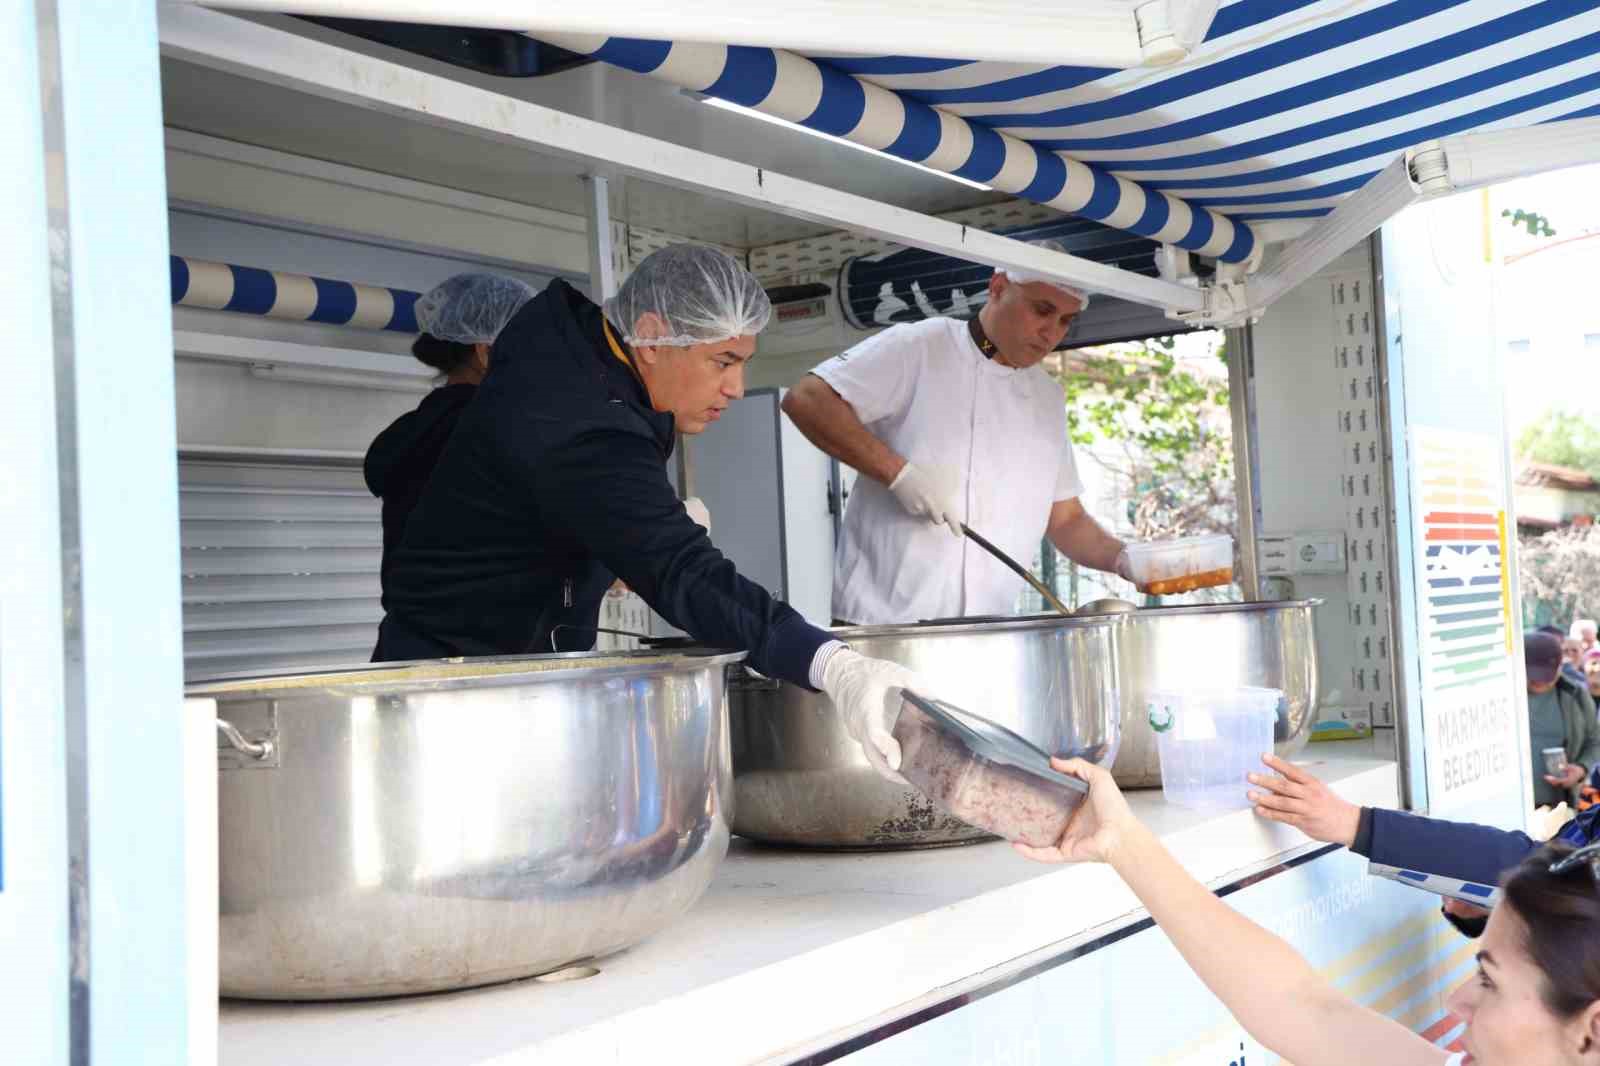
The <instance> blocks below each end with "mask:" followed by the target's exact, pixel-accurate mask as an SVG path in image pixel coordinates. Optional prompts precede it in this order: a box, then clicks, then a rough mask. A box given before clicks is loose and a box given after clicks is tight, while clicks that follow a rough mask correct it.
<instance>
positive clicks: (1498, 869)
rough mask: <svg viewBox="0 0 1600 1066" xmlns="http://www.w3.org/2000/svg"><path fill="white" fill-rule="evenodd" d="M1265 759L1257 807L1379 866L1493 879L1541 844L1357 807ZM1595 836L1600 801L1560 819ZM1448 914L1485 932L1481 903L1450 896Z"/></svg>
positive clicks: (1585, 839) (1578, 837)
mask: <svg viewBox="0 0 1600 1066" xmlns="http://www.w3.org/2000/svg"><path fill="white" fill-rule="evenodd" d="M1263 761H1264V762H1265V763H1266V764H1267V765H1268V766H1269V767H1271V768H1272V769H1273V770H1276V771H1277V773H1278V776H1276V777H1272V776H1269V775H1267V774H1251V775H1250V782H1251V784H1253V785H1255V786H1257V788H1259V789H1261V790H1262V791H1253V792H1251V793H1250V799H1251V801H1252V802H1253V803H1254V804H1255V808H1256V813H1257V814H1259V815H1261V816H1262V817H1263V818H1267V819H1270V820H1271V821H1274V822H1283V823H1285V824H1286V825H1292V826H1294V827H1295V828H1296V829H1299V830H1300V831H1301V832H1303V833H1305V834H1306V836H1308V837H1310V838H1311V839H1313V840H1322V841H1326V842H1328V843H1330V844H1343V845H1344V846H1345V847H1347V848H1349V849H1350V850H1351V851H1353V852H1355V853H1356V854H1357V855H1361V856H1363V857H1365V858H1366V859H1368V860H1369V861H1371V862H1375V863H1378V864H1379V865H1381V866H1395V867H1399V868H1401V869H1405V870H1416V871H1418V872H1420V873H1426V874H1437V875H1439V876H1441V877H1451V878H1455V879H1457V880H1460V881H1472V882H1475V883H1477V884H1483V885H1495V884H1499V883H1500V877H1501V875H1502V874H1504V873H1505V872H1506V871H1507V870H1509V869H1511V868H1512V867H1514V866H1516V865H1517V864H1518V863H1520V862H1521V861H1522V860H1523V859H1525V858H1526V857H1527V856H1528V855H1530V854H1532V853H1533V852H1534V851H1535V850H1536V849H1537V848H1538V847H1539V844H1538V842H1537V841H1535V840H1534V839H1533V838H1532V837H1530V836H1528V834H1526V833H1519V832H1512V831H1508V830H1504V829H1494V828H1492V827H1490V826H1486V825H1474V824H1472V823H1470V822H1448V821H1445V820H1443V819H1440V818H1424V817H1422V816H1421V815H1416V814H1407V813H1406V812H1404V811H1390V810H1384V809H1382V808H1377V807H1358V806H1356V805H1355V804H1354V803H1351V802H1350V801H1349V800H1346V799H1343V798H1342V797H1340V796H1338V795H1337V794H1335V793H1334V792H1333V790H1332V789H1330V788H1328V786H1327V785H1325V784H1323V783H1322V782H1321V781H1319V780H1317V778H1316V777H1314V776H1312V775H1311V774H1309V773H1307V772H1306V771H1305V770H1303V769H1301V768H1300V767H1298V766H1295V765H1293V764H1292V763H1289V762H1285V761H1284V760H1282V759H1279V758H1278V757H1276V756H1274V755H1268V756H1266V757H1265V758H1264V759H1263ZM1597 835H1600V807H1593V808H1590V809H1589V810H1587V811H1582V812H1580V813H1579V814H1578V816H1577V817H1576V818H1574V819H1573V820H1572V821H1570V822H1568V823H1567V824H1566V825H1565V826H1563V827H1562V829H1561V832H1560V834H1559V835H1558V836H1557V837H1556V839H1557V840H1560V841H1564V842H1566V843H1568V844H1572V845H1573V846H1574V847H1582V846H1583V845H1585V844H1589V843H1592V842H1593V841H1594V840H1595V838H1596V836H1597ZM1444 913H1445V916H1446V917H1447V918H1449V919H1450V921H1451V923H1452V924H1453V925H1455V927H1456V928H1457V929H1460V930H1461V931H1462V932H1463V933H1465V934H1466V935H1468V936H1480V935H1482V933H1483V924H1484V915H1485V912H1483V911H1482V910H1481V909H1480V908H1476V907H1472V906H1471V905H1469V904H1464V903H1458V902H1457V901H1455V900H1449V901H1447V902H1446V904H1445V908H1444Z"/></svg>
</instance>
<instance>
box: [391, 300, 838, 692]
mask: <svg viewBox="0 0 1600 1066" xmlns="http://www.w3.org/2000/svg"><path fill="white" fill-rule="evenodd" d="M602 322H603V317H602V315H601V313H600V309H599V308H598V307H596V306H595V305H594V304H592V303H590V302H589V301H588V300H587V299H585V298H584V297H583V296H582V295H581V294H580V293H578V292H577V291H576V290H574V289H573V288H572V287H571V286H569V285H567V284H565V283H564V282H560V281H556V282H552V283H551V284H550V285H549V286H548V287H547V288H546V289H545V290H544V291H543V292H542V293H540V294H539V295H538V296H536V297H534V298H533V299H532V300H530V301H528V303H526V304H524V305H523V307H522V309H521V310H520V311H518V312H517V314H516V316H515V317H514V318H512V320H511V321H510V322H509V323H508V324H507V325H506V327H505V329H504V330H502V331H501V333H500V337H499V339H498V340H497V341H496V342H495V345H494V350H493V352H492V353H491V356H490V360H489V373H488V375H487V376H486V377H485V378H484V380H483V383H482V384H481V385H479V386H478V390H477V394H476V395H475V396H473V398H472V401H471V402H470V403H469V404H468V405H467V406H466V408H465V410H463V411H462V413H461V417H460V420H459V421H458V422H457V424H456V429H455V432H454V433H453V434H452V435H451V437H450V442H449V444H448V445H446V447H445V450H444V454H443V455H442V456H441V457H440V459H439V464H438V466H437V467H435V469H434V473H433V476H432V478H430V479H429V481H428V484H427V488H426V489H425V490H424V491H423V494H422V498H421V500H420V501H419V502H418V503H417V507H416V510H415V511H413V512H412V515H411V519H410V521H409V522H408V523H407V524H406V528H405V532H404V534H403V535H402V536H401V538H400V543H399V544H398V545H397V546H396V549H395V551H394V552H392V553H391V556H392V557H391V559H390V561H389V572H388V575H387V580H386V581H385V583H384V595H383V606H384V610H385V611H386V612H387V614H386V615H385V617H384V620H383V624H382V626H381V627H380V629H379V637H378V649H377V652H376V654H375V655H374V659H376V660H378V661H393V660H399V659H422V658H438V657H443V656H453V655H523V654H534V653H539V652H548V651H552V650H562V651H573V650H582V649H587V648H591V647H593V646H594V636H595V634H594V626H595V624H596V622H597V620H598V618H599V613H600V602H601V599H602V598H603V596H604V595H605V591H606V589H607V588H608V587H609V586H610V584H611V582H612V580H613V575H615V576H616V577H619V578H621V579H622V580H623V581H625V582H626V583H627V584H628V586H629V587H630V588H631V589H633V590H634V591H635V592H637V593H638V594H639V595H640V596H641V597H643V598H644V600H645V602H646V603H648V604H650V606H651V607H653V608H654V609H655V610H656V611H657V612H658V613H659V614H660V615H661V616H662V617H663V618H665V619H667V621H669V622H671V623H672V624H673V625H675V626H677V627H678V628H679V629H682V630H684V631H685V632H687V633H688V634H689V635H690V636H692V637H694V638H695V639H696V640H698V641H700V642H702V643H705V644H709V645H713V646H716V647H723V648H732V649H739V650H747V651H749V653H750V664H751V665H752V666H753V667H755V668H756V669H757V670H759V671H761V672H762V673H764V674H767V675H768V676H771V677H780V678H783V679H784V680H786V681H791V682H794V683H795V684H799V685H805V686H807V687H809V684H810V677H809V673H810V667H811V660H812V657H813V656H814V655H815V654H816V651H817V649H818V648H819V647H820V646H821V645H822V644H823V643H825V642H826V641H827V640H829V639H830V638H829V636H828V634H827V633H825V632H823V631H822V630H820V629H817V628H816V627H814V626H812V625H810V624H808V623H807V622H806V621H805V620H804V619H803V618H801V617H800V615H799V614H798V613H797V612H796V611H795V610H794V609H793V608H791V607H789V606H788V605H787V604H783V603H779V602H778V601H776V600H774V599H773V598H772V597H771V596H770V595H768V594H767V592H766V590H764V589H762V588H761V587H760V586H758V585H756V584H754V583H752V582H750V581H747V580H745V579H744V578H743V577H741V576H740V575H739V573H738V571H737V570H735V569H734V566H733V563H731V562H730V561H729V560H728V559H727V558H726V557H725V556H724V555H723V554H722V553H721V552H719V551H718V550H717V549H716V548H715V547H713V546H712V543H711V540H710V538H709V537H708V536H707V535H706V532H705V530H703V529H702V528H701V527H700V526H699V525H697V524H695V522H694V520H693V519H691V518H690V517H689V515H688V513H687V512H686V511H685V510H684V508H683V504H682V502H681V501H680V500H679V499H678V497H677V494H676V493H675V492H674V491H673V489H672V484H671V482H669V481H668V480H667V470H666V463H667V459H668V458H669V457H670V455H671V454H672V445H673V439H674V436H673V434H674V429H673V418H672V415H671V414H670V413H661V412H657V411H655V410H653V409H652V408H651V406H650V400H649V395H648V394H647V393H646V391H645V388H644V385H643V384H642V382H641V381H640V379H639V377H638V375H637V374H636V372H635V371H634V370H633V368H632V365H631V364H630V363H628V362H625V361H624V360H622V359H618V358H617V357H616V356H615V355H614V354H613V353H612V352H611V350H610V348H609V346H608V345H607V343H606V340H605V337H604V334H603V333H602ZM558 627H561V628H560V629H559V632H556V634H555V635H556V639H555V641H554V642H552V639H551V638H552V633H553V631H556V630H557V629H558Z"/></svg>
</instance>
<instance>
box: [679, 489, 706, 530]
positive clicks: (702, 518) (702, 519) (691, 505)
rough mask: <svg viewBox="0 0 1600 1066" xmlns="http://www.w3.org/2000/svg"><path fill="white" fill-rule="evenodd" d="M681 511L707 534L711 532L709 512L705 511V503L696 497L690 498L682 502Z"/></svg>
mask: <svg viewBox="0 0 1600 1066" xmlns="http://www.w3.org/2000/svg"><path fill="white" fill-rule="evenodd" d="M683 509H684V510H685V511H688V512H689V517H690V518H692V519H694V523H695V525H697V526H700V527H701V528H702V529H704V530H705V531H706V532H707V533H710V532H711V512H710V511H708V510H706V505H705V501H704V500H702V499H701V498H700V497H698V496H690V497H689V498H688V499H686V500H684V501H683Z"/></svg>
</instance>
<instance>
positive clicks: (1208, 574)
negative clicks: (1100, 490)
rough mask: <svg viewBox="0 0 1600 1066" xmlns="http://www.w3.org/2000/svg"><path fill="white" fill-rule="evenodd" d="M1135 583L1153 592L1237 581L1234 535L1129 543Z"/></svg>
mask: <svg viewBox="0 0 1600 1066" xmlns="http://www.w3.org/2000/svg"><path fill="white" fill-rule="evenodd" d="M1128 565H1129V567H1130V568H1131V569H1132V571H1133V583H1134V584H1135V585H1136V586H1138V589H1139V591H1140V592H1143V593H1146V594H1147V595H1151V596H1175V595H1177V594H1178V593H1180V592H1193V591H1194V590H1195V589H1205V588H1212V587H1213V586H1216V585H1227V584H1231V583H1232V582H1233V538H1232V537H1230V536H1228V535H1227V534H1226V533H1207V534H1206V535H1204V536H1200V537H1179V538H1177V539H1176V540H1153V541H1148V542H1146V543H1143V544H1139V543H1133V544H1129V545H1128Z"/></svg>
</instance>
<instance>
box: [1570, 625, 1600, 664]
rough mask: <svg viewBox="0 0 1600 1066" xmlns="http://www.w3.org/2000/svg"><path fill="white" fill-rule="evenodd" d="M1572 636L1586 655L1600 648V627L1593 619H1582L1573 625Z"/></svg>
mask: <svg viewBox="0 0 1600 1066" xmlns="http://www.w3.org/2000/svg"><path fill="white" fill-rule="evenodd" d="M1571 635H1572V636H1573V637H1574V638H1575V639H1576V640H1577V641H1578V645H1579V647H1581V648H1582V649H1583V653H1584V654H1585V655H1587V654H1589V652H1590V651H1592V650H1593V649H1594V648H1595V647H1596V646H1600V625H1597V624H1596V623H1595V620H1594V619H1593V618H1580V619H1578V620H1577V621H1576V622H1574V623H1572V633H1571Z"/></svg>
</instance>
